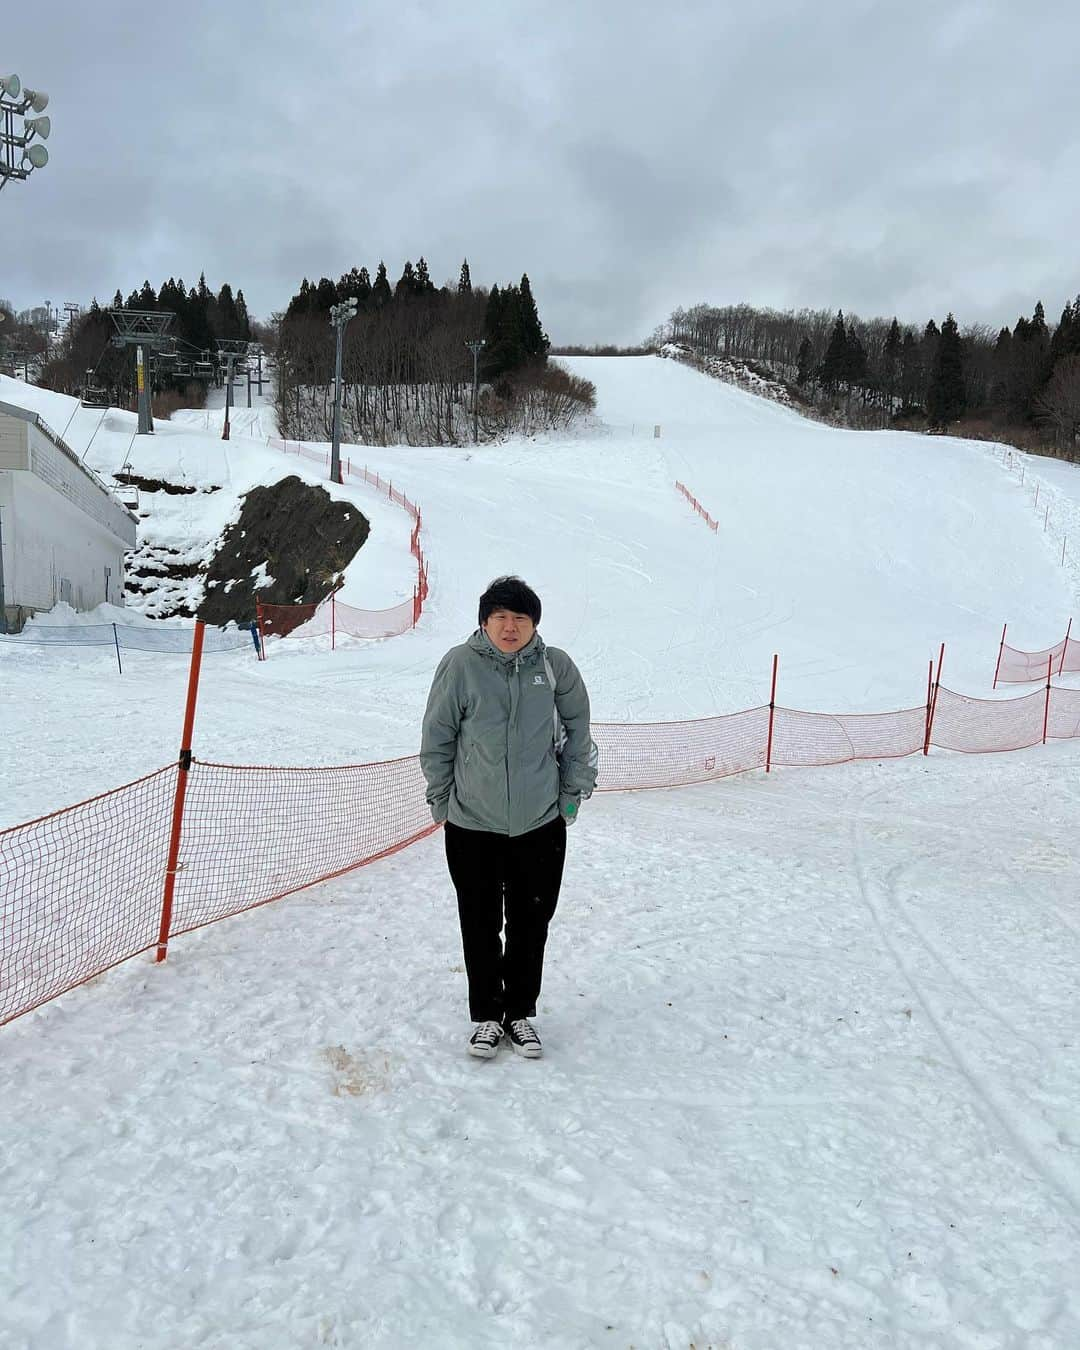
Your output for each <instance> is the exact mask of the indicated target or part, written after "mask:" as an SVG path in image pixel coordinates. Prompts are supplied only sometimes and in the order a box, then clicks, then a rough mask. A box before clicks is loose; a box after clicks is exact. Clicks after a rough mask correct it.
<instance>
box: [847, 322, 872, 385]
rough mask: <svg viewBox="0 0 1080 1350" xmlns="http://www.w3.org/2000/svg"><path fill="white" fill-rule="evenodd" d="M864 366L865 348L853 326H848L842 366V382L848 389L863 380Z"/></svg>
mask: <svg viewBox="0 0 1080 1350" xmlns="http://www.w3.org/2000/svg"><path fill="white" fill-rule="evenodd" d="M866 368H867V367H866V348H865V347H864V346H863V342H862V338H860V337H859V335H858V333H857V332H856V331H855V329H854V327H850V328H849V329H848V333H847V342H846V343H845V344H844V366H843V379H844V383H845V384H846V385H847V386H848V388H849V389H853V388H854V387H855V386H856V385H857V384H862V383H863V382H864V381H865V379H866Z"/></svg>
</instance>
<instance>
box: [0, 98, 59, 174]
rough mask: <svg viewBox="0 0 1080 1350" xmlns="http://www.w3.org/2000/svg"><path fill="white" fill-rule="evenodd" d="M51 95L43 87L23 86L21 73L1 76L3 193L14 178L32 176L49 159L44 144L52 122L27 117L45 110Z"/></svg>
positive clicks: (0, 114)
mask: <svg viewBox="0 0 1080 1350" xmlns="http://www.w3.org/2000/svg"><path fill="white" fill-rule="evenodd" d="M48 106H49V96H48V94H46V93H45V92H44V90H41V89H24V88H23V87H22V81H21V80H20V79H19V77H18V75H0V192H2V191H3V189H4V188H5V187H6V186H7V185H8V182H9V181H10V180H11V179H12V178H19V179H25V178H29V177H30V175H31V174H32V173H33V172H34V170H35V169H43V168H44V167H45V165H46V164H48V162H49V152H48V150H46V149H45V147H44V146H43V145H42V144H41V142H42V141H45V140H48V138H49V132H50V131H51V130H52V121H51V120H50V119H49V118H48V117H40V116H34V117H28V116H27V113H43V112H44V111H45V109H46V108H47V107H48Z"/></svg>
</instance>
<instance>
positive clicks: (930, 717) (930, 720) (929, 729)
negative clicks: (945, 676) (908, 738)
mask: <svg viewBox="0 0 1080 1350" xmlns="http://www.w3.org/2000/svg"><path fill="white" fill-rule="evenodd" d="M944 660H945V644H944V642H943V643H942V644H941V651H940V652H938V663H937V679H936V680H935V681H934V688H933V692H932V693H931V695H930V707H929V709H928V711H927V714H926V738H925V740H924V741H923V750H922V752H923V754H924V755H928V754H929V753H930V737H931V736H932V735H933V731H934V714H935V713H936V712H937V696H938V690H939V689H940V688H941V667H942V664H943V662H944ZM932 664H933V662H931V665H932Z"/></svg>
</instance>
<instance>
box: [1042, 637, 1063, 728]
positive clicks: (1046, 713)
mask: <svg viewBox="0 0 1080 1350" xmlns="http://www.w3.org/2000/svg"><path fill="white" fill-rule="evenodd" d="M1062 655H1063V657H1064V653H1063V654H1062ZM1053 669H1054V658H1053V657H1052V656H1050V657H1048V658H1047V662H1046V707H1045V709H1044V710H1043V734H1042V743H1043V745H1045V744H1046V728H1047V727H1048V726H1049V724H1050V676H1051V675H1052V673H1053Z"/></svg>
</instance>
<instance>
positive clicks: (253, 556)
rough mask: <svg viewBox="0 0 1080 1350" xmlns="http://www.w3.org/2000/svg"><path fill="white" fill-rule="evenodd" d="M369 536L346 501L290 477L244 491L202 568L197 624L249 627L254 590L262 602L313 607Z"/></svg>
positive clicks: (365, 522)
mask: <svg viewBox="0 0 1080 1350" xmlns="http://www.w3.org/2000/svg"><path fill="white" fill-rule="evenodd" d="M369 530H370V526H369V524H368V520H367V517H366V516H364V515H363V514H362V513H361V512H360V511H359V509H358V508H357V507H356V506H354V505H353V504H352V503H351V502H343V501H334V500H333V499H332V498H331V496H330V494H329V493H328V492H326V491H325V490H324V489H323V488H321V487H311V486H310V485H309V484H307V483H304V482H301V480H300V479H299V478H297V477H295V475H294V476H292V477H290V478H283V479H282V480H281V481H280V482H279V483H274V484H273V485H272V486H270V487H256V488H252V490H251V491H250V492H249V493H247V495H246V496H245V497H244V498H243V507H242V509H241V512H240V519H239V520H237V521H236V522H235V524H233V525H230V526H229V528H228V529H227V530H226V531H225V534H224V535H223V536H222V540H221V544H220V545H219V547H218V550H217V553H216V554H215V555H214V559H213V561H212V562H211V563H210V566H209V568H208V569H207V574H206V594H205V597H204V599H203V601H202V604H201V605H200V606H199V618H200V619H203V620H205V621H206V623H211V624H223V623H227V622H228V621H229V620H230V619H235V620H236V621H237V622H239V623H249V622H250V621H251V620H252V619H254V618H255V593H256V591H258V598H259V600H260V601H261V602H262V603H263V604H272V605H298V604H312V603H315V604H317V603H318V602H319V601H320V600H324V599H325V598H326V596H328V595H329V594H330V592H331V591H332V590H333V589H334V587H335V586H337V585H338V584H339V583H340V580H341V574H342V572H343V571H344V570H345V568H346V567H347V566H348V564H349V563H350V562H351V561H352V559H353V558H354V557H355V556H356V553H357V551H358V549H359V548H360V547H361V545H362V544H363V543H364V541H365V540H366V539H367V537H368V533H369ZM264 564H265V566H263V565H264Z"/></svg>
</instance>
